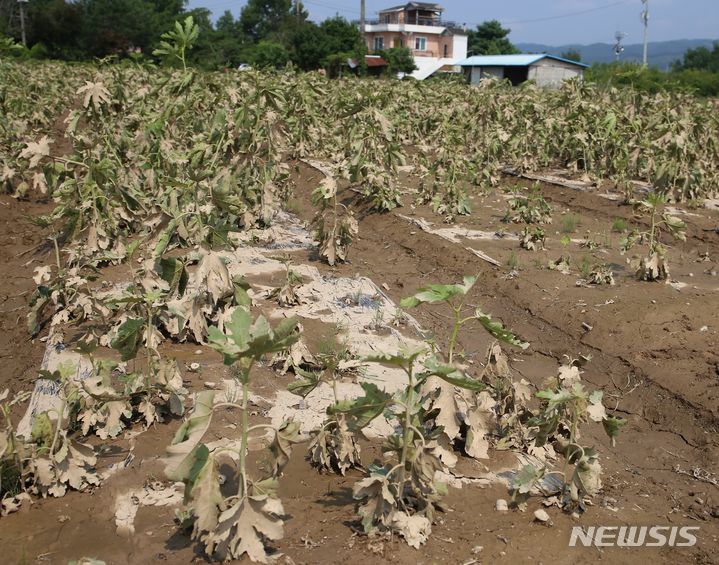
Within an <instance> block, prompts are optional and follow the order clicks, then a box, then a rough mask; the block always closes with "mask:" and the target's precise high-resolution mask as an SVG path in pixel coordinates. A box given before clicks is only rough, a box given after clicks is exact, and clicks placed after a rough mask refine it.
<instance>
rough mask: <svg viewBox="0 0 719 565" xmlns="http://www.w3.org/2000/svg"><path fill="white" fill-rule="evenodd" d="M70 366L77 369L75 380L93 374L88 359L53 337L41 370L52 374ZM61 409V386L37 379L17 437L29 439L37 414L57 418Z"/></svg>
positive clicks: (49, 341)
mask: <svg viewBox="0 0 719 565" xmlns="http://www.w3.org/2000/svg"><path fill="white" fill-rule="evenodd" d="M68 364H70V365H74V366H75V368H76V371H75V374H74V375H73V377H72V378H73V379H74V380H77V381H82V380H84V379H86V378H88V377H89V376H91V375H92V373H93V369H92V365H91V364H90V362H89V360H88V359H87V358H85V357H84V356H83V355H81V354H79V353H76V352H75V351H69V350H68V349H67V348H66V347H65V345H64V344H62V343H53V339H52V335H51V336H50V339H48V345H47V347H46V348H45V354H44V356H43V359H42V364H41V366H40V368H41V369H42V370H44V371H48V372H50V373H52V372H53V371H56V370H58V369H59V368H60V366H61V365H68ZM61 409H62V400H61V399H60V385H59V384H58V383H56V382H54V381H51V380H50V379H37V380H36V381H35V388H34V389H33V391H32V396H30V402H29V403H28V407H27V410H26V411H25V414H24V416H23V417H22V420H20V422H19V423H18V426H17V435H18V436H19V437H23V438H29V437H30V433H31V431H32V421H33V418H34V417H35V416H36V415H37V414H42V413H43V412H49V413H50V415H51V417H56V415H57V414H58V413H59V412H60V410H61Z"/></svg>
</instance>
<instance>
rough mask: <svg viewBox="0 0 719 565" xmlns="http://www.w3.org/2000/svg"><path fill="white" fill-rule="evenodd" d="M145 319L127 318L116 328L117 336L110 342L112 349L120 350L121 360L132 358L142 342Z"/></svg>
mask: <svg viewBox="0 0 719 565" xmlns="http://www.w3.org/2000/svg"><path fill="white" fill-rule="evenodd" d="M144 327H145V320H143V319H142V318H129V319H128V320H125V321H124V322H123V323H122V325H121V326H120V327H119V328H118V330H117V336H116V337H115V339H113V340H112V342H110V346H111V347H112V348H113V349H117V350H118V351H119V352H120V358H121V359H122V360H123V361H129V360H130V359H134V358H135V355H137V350H138V349H139V347H140V343H141V342H142V331H143V329H144Z"/></svg>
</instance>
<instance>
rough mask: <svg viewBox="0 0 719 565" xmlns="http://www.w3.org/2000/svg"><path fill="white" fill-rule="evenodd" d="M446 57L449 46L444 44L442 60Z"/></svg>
mask: <svg viewBox="0 0 719 565" xmlns="http://www.w3.org/2000/svg"><path fill="white" fill-rule="evenodd" d="M447 57H449V45H447V44H446V43H445V44H444V58H445V59H446V58H447Z"/></svg>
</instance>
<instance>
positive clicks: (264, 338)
mask: <svg viewBox="0 0 719 565" xmlns="http://www.w3.org/2000/svg"><path fill="white" fill-rule="evenodd" d="M297 324H298V321H297V318H296V317H292V318H288V319H286V320H283V321H282V322H280V323H279V324H278V325H277V326H276V327H275V329H274V330H273V329H272V328H271V327H270V324H269V322H268V321H267V319H266V318H265V317H264V316H259V317H258V318H257V319H256V320H255V322H254V323H252V318H251V316H250V313H249V311H248V310H246V309H245V308H243V307H241V306H240V307H237V308H235V310H234V311H233V312H232V317H231V318H230V320H229V321H228V322H226V323H225V331H224V333H223V332H221V331H220V330H219V329H218V328H216V327H211V328H209V330H208V337H209V345H210V347H212V348H213V349H215V350H216V351H219V352H220V353H221V354H222V355H223V357H224V362H225V364H226V365H232V364H233V363H235V362H236V361H238V360H239V359H242V358H245V359H255V360H259V359H260V358H261V357H262V356H263V355H265V354H268V353H276V352H278V351H282V350H284V349H288V348H289V346H290V345H292V344H293V343H294V342H296V341H297V340H298V339H299V334H298V333H297V332H296V329H297Z"/></svg>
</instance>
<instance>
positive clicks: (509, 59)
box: [457, 53, 589, 68]
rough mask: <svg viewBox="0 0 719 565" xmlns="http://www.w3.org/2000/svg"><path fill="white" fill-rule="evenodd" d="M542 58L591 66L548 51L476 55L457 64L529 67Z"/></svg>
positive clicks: (465, 65)
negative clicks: (550, 53) (531, 53)
mask: <svg viewBox="0 0 719 565" xmlns="http://www.w3.org/2000/svg"><path fill="white" fill-rule="evenodd" d="M542 59H554V60H555V61H563V62H564V63H570V64H572V65H578V66H580V67H585V68H586V67H589V65H585V64H584V63H578V62H577V61H572V60H570V59H564V58H562V57H557V56H556V55H549V54H548V53H536V54H533V55H530V54H523V55H474V56H472V57H468V58H467V59H464V60H463V61H460V62H459V63H457V64H458V65H460V66H462V67H528V66H529V65H532V64H534V63H536V62H537V61H541V60H542Z"/></svg>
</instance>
